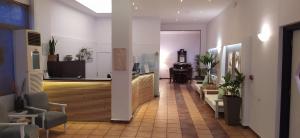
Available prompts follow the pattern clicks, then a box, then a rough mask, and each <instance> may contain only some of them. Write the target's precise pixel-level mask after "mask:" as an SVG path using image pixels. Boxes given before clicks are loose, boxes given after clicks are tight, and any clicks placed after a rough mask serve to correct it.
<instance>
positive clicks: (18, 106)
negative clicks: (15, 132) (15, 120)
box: [15, 96, 24, 113]
mask: <svg viewBox="0 0 300 138" xmlns="http://www.w3.org/2000/svg"><path fill="white" fill-rule="evenodd" d="M15 111H16V112H17V113H19V112H22V111H24V99H23V98H22V97H21V96H17V97H16V99H15Z"/></svg>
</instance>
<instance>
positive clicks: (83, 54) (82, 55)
mask: <svg viewBox="0 0 300 138" xmlns="http://www.w3.org/2000/svg"><path fill="white" fill-rule="evenodd" d="M92 55H93V51H91V50H88V49H87V48H82V49H80V51H79V53H78V54H77V55H76V57H77V58H78V60H79V61H89V60H92V59H93V58H92Z"/></svg>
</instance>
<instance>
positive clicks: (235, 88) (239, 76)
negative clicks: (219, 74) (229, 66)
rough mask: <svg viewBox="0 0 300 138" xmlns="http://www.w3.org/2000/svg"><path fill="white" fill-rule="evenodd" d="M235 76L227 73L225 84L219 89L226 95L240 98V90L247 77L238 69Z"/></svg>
mask: <svg viewBox="0 0 300 138" xmlns="http://www.w3.org/2000/svg"><path fill="white" fill-rule="evenodd" d="M234 71H235V74H236V75H235V76H232V74H231V73H226V75H225V76H224V77H223V78H224V81H225V82H224V83H223V84H221V85H220V86H219V88H221V89H223V90H224V92H225V95H233V96H240V90H241V86H242V83H243V82H244V80H245V75H244V74H243V73H241V72H239V71H238V70H237V69H236V68H235V69H234Z"/></svg>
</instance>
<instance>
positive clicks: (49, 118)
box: [36, 111, 67, 129]
mask: <svg viewBox="0 0 300 138" xmlns="http://www.w3.org/2000/svg"><path fill="white" fill-rule="evenodd" d="M42 117H43V114H42V113H40V114H39V116H38V118H37V120H36V124H37V125H38V126H40V127H42ZM65 123H67V115H66V114H64V113H63V112H56V111H48V112H46V113H45V126H44V127H45V129H50V128H52V127H55V126H58V125H60V124H65Z"/></svg>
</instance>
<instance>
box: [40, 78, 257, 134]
mask: <svg viewBox="0 0 300 138" xmlns="http://www.w3.org/2000/svg"><path fill="white" fill-rule="evenodd" d="M160 92H161V95H160V98H156V99H155V100H153V101H151V102H148V103H146V104H144V105H142V106H141V107H140V109H139V110H138V111H137V113H136V114H135V117H134V119H133V120H132V121H131V122H130V123H129V124H119V123H109V122H101V123H99V122H98V123H96V122H93V123H82V122H70V123H68V127H67V130H66V132H64V131H63V126H59V127H57V128H54V129H52V130H51V131H50V138H102V137H105V138H135V137H136V138H151V137H152V138H167V137H168V138H197V137H199V138H226V137H230V138H256V137H257V136H256V135H255V134H253V133H252V131H250V130H249V129H245V128H242V127H240V126H235V127H233V126H227V125H226V124H225V122H224V120H223V119H222V118H221V119H219V120H216V119H214V113H213V111H212V110H211V109H210V108H209V107H208V106H207V105H204V104H203V101H201V100H200V99H199V95H197V94H196V93H195V92H194V91H193V90H192V88H191V86H189V85H173V84H169V83H168V81H165V80H162V81H160ZM41 137H42V138H43V137H45V133H44V131H42V132H41Z"/></svg>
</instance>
